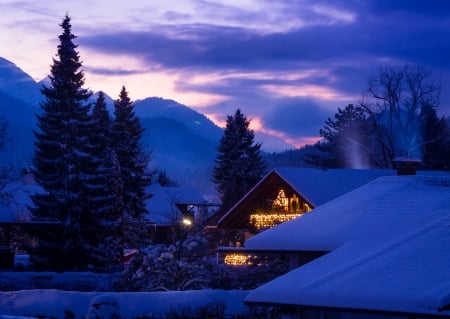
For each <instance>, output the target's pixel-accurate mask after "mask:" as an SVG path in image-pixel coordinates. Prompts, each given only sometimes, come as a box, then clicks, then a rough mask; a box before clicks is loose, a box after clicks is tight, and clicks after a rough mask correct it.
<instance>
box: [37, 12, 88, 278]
mask: <svg viewBox="0 0 450 319" xmlns="http://www.w3.org/2000/svg"><path fill="white" fill-rule="evenodd" d="M60 26H61V27H62V30H63V32H62V34H61V35H60V36H59V41H60V43H59V45H58V48H57V57H58V58H59V59H56V58H55V59H53V65H52V66H51V75H50V76H49V77H50V81H51V83H50V86H44V87H43V88H42V94H43V95H44V97H45V100H44V102H42V103H41V108H42V110H41V113H40V114H39V115H38V116H37V119H38V130H37V131H35V138H36V140H35V145H34V146H35V148H34V152H35V153H34V158H33V160H34V165H35V168H36V180H37V182H38V183H39V184H40V185H41V186H42V187H43V189H44V191H45V192H44V193H43V194H39V195H35V196H33V197H32V199H33V204H34V206H33V207H32V212H33V215H34V216H35V217H36V218H37V219H39V220H43V221H54V222H59V224H60V227H59V228H58V229H57V230H56V229H53V230H51V231H49V230H44V231H42V232H40V233H39V234H38V236H39V245H38V249H37V250H36V251H34V252H33V253H32V261H33V262H34V263H35V264H36V266H37V267H39V266H42V267H44V266H46V267H50V268H53V269H58V270H70V269H84V268H86V265H88V264H89V256H88V253H87V252H86V249H85V248H86V246H87V245H88V243H87V241H88V240H87V238H86V231H87V228H89V225H91V224H92V220H91V216H90V215H89V210H88V197H89V195H88V194H89V188H90V185H89V184H90V182H91V181H90V176H91V173H92V165H93V163H92V160H91V155H90V153H89V151H90V150H89V133H90V128H91V127H92V122H91V118H90V116H89V109H90V104H89V102H88V99H89V98H90V96H91V92H90V91H89V90H87V89H84V88H83V85H84V74H83V72H82V70H81V66H82V65H81V62H80V58H79V54H78V52H77V50H76V49H77V45H75V44H74V43H73V40H74V39H75V38H76V37H75V35H73V34H72V31H71V28H72V27H71V24H70V17H69V16H68V15H66V16H65V18H64V19H63V22H62V24H61V25H60Z"/></svg>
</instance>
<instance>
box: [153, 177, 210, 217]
mask: <svg viewBox="0 0 450 319" xmlns="http://www.w3.org/2000/svg"><path fill="white" fill-rule="evenodd" d="M146 192H147V193H148V194H151V197H150V198H149V199H147V202H146V208H147V210H148V213H147V214H146V215H145V219H146V220H147V221H149V222H151V223H155V224H157V225H167V226H168V225H173V223H174V222H175V221H176V219H177V218H179V216H180V215H181V211H180V210H179V209H178V207H177V205H179V204H182V205H204V204H206V200H205V199H204V198H203V197H202V196H201V195H200V194H199V193H198V192H197V191H196V190H195V189H193V188H189V187H162V186H161V185H160V184H158V183H153V184H152V185H150V186H149V187H147V189H146Z"/></svg>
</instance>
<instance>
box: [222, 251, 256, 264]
mask: <svg viewBox="0 0 450 319" xmlns="http://www.w3.org/2000/svg"><path fill="white" fill-rule="evenodd" d="M249 259H250V256H247V255H244V254H239V253H232V254H227V255H226V256H225V260H224V263H225V264H226V265H233V266H243V265H251V264H252V263H251V262H250V261H249Z"/></svg>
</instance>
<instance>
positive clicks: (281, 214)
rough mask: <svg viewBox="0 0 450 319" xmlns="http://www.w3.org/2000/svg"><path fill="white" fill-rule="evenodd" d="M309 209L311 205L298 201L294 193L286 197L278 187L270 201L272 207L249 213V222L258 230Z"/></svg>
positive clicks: (285, 220)
mask: <svg viewBox="0 0 450 319" xmlns="http://www.w3.org/2000/svg"><path fill="white" fill-rule="evenodd" d="M310 210H311V207H310V206H309V205H308V204H307V203H305V202H302V201H300V200H299V198H298V197H297V196H296V194H293V195H292V197H287V196H286V192H285V191H284V190H283V189H280V190H279V191H278V194H277V197H276V198H275V199H274V201H273V203H272V208H271V209H269V210H267V211H263V210H258V211H256V212H255V213H254V214H251V215H250V224H251V225H252V226H254V227H255V228H256V230H258V231H260V230H264V229H268V228H272V227H274V226H276V225H278V224H281V223H284V222H287V221H289V220H291V219H294V218H296V217H298V216H300V215H301V214H303V213H306V212H309V211H310Z"/></svg>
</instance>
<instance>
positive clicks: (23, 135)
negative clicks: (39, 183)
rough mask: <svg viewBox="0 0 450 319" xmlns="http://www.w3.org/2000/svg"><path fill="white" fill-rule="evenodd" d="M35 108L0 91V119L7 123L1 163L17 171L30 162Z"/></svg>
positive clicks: (0, 154)
mask: <svg viewBox="0 0 450 319" xmlns="http://www.w3.org/2000/svg"><path fill="white" fill-rule="evenodd" d="M35 112H36V108H35V107H33V106H32V105H30V104H27V103H26V102H24V101H23V100H20V99H18V98H15V97H13V96H10V95H9V94H6V93H5V92H3V91H2V90H1V89H0V117H1V118H3V119H5V120H6V121H7V125H8V134H7V144H6V146H5V149H4V150H2V151H1V153H0V156H1V160H2V163H5V162H6V163H7V164H12V165H14V167H16V168H17V171H19V170H20V168H21V167H23V166H25V165H29V163H30V162H31V150H32V148H33V139H34V136H33V129H34V128H35V126H36V117H35Z"/></svg>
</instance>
